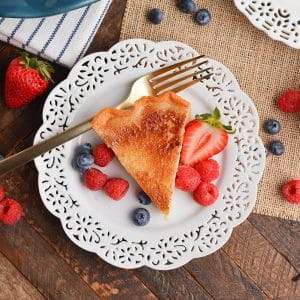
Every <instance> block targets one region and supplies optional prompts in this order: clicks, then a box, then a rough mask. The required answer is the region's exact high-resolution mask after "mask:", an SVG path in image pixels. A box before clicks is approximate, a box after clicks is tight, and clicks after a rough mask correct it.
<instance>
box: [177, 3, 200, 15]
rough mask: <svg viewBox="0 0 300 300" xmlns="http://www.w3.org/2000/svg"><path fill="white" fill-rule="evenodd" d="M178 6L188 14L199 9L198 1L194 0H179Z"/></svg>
mask: <svg viewBox="0 0 300 300" xmlns="http://www.w3.org/2000/svg"><path fill="white" fill-rule="evenodd" d="M178 6H179V8H180V10H182V11H183V12H185V13H188V14H191V13H193V12H195V11H196V9H197V6H196V3H195V2H194V1H193V0H179V3H178Z"/></svg>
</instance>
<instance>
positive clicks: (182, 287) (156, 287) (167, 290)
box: [135, 267, 212, 300]
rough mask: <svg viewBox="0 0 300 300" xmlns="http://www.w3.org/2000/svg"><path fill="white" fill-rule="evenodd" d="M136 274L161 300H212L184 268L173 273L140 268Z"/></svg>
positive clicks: (172, 271)
mask: <svg viewBox="0 0 300 300" xmlns="http://www.w3.org/2000/svg"><path fill="white" fill-rule="evenodd" d="M135 274H136V275H137V276H138V278H139V279H140V280H142V282H144V284H145V285H146V286H147V287H149V288H150V289H151V290H152V291H154V292H155V294H156V295H157V296H158V297H159V298H160V299H195V298H196V299H203V300H204V299H212V297H211V295H210V294H209V293H208V292H207V291H205V288H204V287H203V286H201V285H200V284H199V283H197V282H196V281H195V280H194V278H193V277H192V276H191V275H190V274H189V273H188V272H187V271H186V270H185V269H184V268H183V267H181V268H179V269H176V270H171V271H155V270H152V269H149V268H140V269H138V270H135Z"/></svg>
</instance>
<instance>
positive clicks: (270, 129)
mask: <svg viewBox="0 0 300 300" xmlns="http://www.w3.org/2000/svg"><path fill="white" fill-rule="evenodd" d="M265 130H266V132H267V133H269V134H277V133H278V132H279V131H280V130H281V126H280V123H279V122H278V121H277V120H268V121H267V122H266V123H265Z"/></svg>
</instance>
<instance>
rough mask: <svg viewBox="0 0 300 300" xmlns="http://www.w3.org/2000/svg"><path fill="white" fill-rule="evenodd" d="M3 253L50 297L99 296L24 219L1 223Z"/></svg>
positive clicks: (0, 243) (1, 250) (1, 248)
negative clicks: (16, 223)
mask: <svg viewBox="0 0 300 300" xmlns="http://www.w3.org/2000/svg"><path fill="white" fill-rule="evenodd" d="M0 252H2V253H3V254H4V255H5V256H6V257H7V258H8V259H9V260H10V261H12V262H13V263H14V265H15V266H16V268H17V269H18V270H19V271H20V272H21V273H22V274H23V275H24V276H25V277H26V278H27V279H28V280H29V281H30V282H31V283H32V284H33V285H34V286H35V287H36V288H37V289H38V290H39V291H40V293H42V294H43V295H45V297H47V298H52V299H76V298H79V299H97V295H96V294H95V293H94V292H93V291H92V289H91V288H90V287H89V286H88V285H87V284H83V281H82V280H81V279H80V277H79V276H78V275H77V274H75V273H74V272H73V271H72V269H71V268H70V267H69V266H68V265H67V264H66V263H65V262H64V261H63V260H62V259H61V258H60V257H58V256H57V254H56V253H55V251H54V250H53V249H52V247H50V246H49V244H48V243H47V242H45V241H44V240H43V239H42V238H41V236H40V235H39V234H38V233H37V232H36V231H35V230H34V229H33V228H32V227H31V226H30V225H29V224H27V223H26V222H25V221H24V220H23V219H21V221H20V222H19V223H18V225H17V226H0Z"/></svg>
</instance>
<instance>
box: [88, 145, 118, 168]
mask: <svg viewBox="0 0 300 300" xmlns="http://www.w3.org/2000/svg"><path fill="white" fill-rule="evenodd" d="M93 155H94V160H95V164H96V165H98V166H100V167H105V166H107V165H108V164H109V163H110V162H111V161H112V159H113V158H114V155H115V154H114V152H113V151H112V150H111V149H110V148H108V147H107V146H106V145H105V144H100V145H98V146H97V147H95V148H94V150H93Z"/></svg>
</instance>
